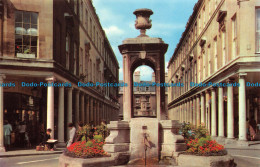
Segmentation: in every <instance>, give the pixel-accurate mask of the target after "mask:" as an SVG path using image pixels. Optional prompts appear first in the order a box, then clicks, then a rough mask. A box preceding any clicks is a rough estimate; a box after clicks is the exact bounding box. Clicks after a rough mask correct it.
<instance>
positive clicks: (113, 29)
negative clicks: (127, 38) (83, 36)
mask: <svg viewBox="0 0 260 167" xmlns="http://www.w3.org/2000/svg"><path fill="white" fill-rule="evenodd" d="M104 30H105V32H106V34H107V35H108V36H120V35H123V34H124V30H122V29H120V28H118V27H117V26H114V25H113V26H110V27H108V28H104Z"/></svg>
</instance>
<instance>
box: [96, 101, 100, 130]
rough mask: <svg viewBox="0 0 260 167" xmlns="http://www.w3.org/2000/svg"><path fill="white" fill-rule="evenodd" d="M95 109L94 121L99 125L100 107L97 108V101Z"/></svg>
mask: <svg viewBox="0 0 260 167" xmlns="http://www.w3.org/2000/svg"><path fill="white" fill-rule="evenodd" d="M96 108H97V111H96V113H97V114H96V122H97V125H99V120H100V115H99V114H100V112H99V110H100V108H99V102H97V107H96Z"/></svg>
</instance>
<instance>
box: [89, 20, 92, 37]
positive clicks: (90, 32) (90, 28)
mask: <svg viewBox="0 0 260 167" xmlns="http://www.w3.org/2000/svg"><path fill="white" fill-rule="evenodd" d="M89 36H90V37H92V19H91V18H90V20H89Z"/></svg>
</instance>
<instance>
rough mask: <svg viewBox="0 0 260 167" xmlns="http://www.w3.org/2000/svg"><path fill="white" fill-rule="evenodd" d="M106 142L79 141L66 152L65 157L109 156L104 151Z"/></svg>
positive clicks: (94, 140)
mask: <svg viewBox="0 0 260 167" xmlns="http://www.w3.org/2000/svg"><path fill="white" fill-rule="evenodd" d="M103 145H104V142H100V141H98V140H96V139H93V140H89V141H87V142H86V141H79V142H75V143H73V144H72V145H71V146H69V147H68V148H67V149H66V150H65V152H64V153H65V155H67V156H70V157H75V158H94V157H102V156H108V155H107V153H106V152H105V151H104V150H103Z"/></svg>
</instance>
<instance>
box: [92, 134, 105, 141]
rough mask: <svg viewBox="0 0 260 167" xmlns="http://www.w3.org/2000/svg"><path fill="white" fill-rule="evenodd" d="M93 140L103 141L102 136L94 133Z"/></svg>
mask: <svg viewBox="0 0 260 167" xmlns="http://www.w3.org/2000/svg"><path fill="white" fill-rule="evenodd" d="M94 140H96V141H98V142H102V141H104V138H103V136H102V135H95V136H94Z"/></svg>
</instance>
